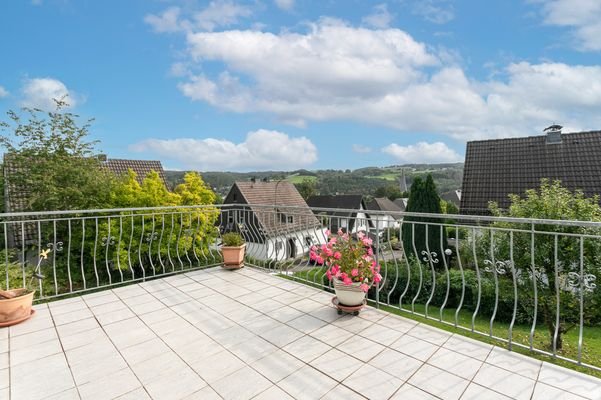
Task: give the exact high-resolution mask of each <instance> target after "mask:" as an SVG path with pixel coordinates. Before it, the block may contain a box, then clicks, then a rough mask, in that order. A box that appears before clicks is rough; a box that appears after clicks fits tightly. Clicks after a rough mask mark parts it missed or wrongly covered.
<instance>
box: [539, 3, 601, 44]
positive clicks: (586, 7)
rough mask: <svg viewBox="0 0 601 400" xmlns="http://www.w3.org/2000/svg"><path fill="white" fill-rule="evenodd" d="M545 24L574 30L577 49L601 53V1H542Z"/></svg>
mask: <svg viewBox="0 0 601 400" xmlns="http://www.w3.org/2000/svg"><path fill="white" fill-rule="evenodd" d="M540 2H542V3H543V8H542V10H543V17H544V22H545V23H546V24H548V25H554V26H563V27H569V28H572V29H573V34H574V37H575V39H576V42H577V47H578V48H580V49H581V50H584V51H601V22H599V21H601V1H599V0H540Z"/></svg>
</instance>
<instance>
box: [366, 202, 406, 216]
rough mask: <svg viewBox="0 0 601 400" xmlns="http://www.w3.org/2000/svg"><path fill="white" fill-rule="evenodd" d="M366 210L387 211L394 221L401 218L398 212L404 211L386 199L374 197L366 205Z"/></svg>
mask: <svg viewBox="0 0 601 400" xmlns="http://www.w3.org/2000/svg"><path fill="white" fill-rule="evenodd" d="M367 209H368V210H376V211H389V212H391V213H392V214H391V215H392V216H393V217H394V219H401V218H403V217H402V216H401V215H400V214H398V213H400V212H402V211H404V210H403V209H401V207H400V206H399V205H398V204H396V203H394V202H393V201H391V200H390V199H389V198H388V197H376V198H374V199H373V200H372V201H370V202H369V203H367Z"/></svg>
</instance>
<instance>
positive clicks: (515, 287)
mask: <svg viewBox="0 0 601 400" xmlns="http://www.w3.org/2000/svg"><path fill="white" fill-rule="evenodd" d="M509 268H510V269H511V277H512V280H513V314H512V316H511V323H510V324H509V343H508V347H509V350H511V347H512V345H513V327H514V325H515V319H516V317H517V314H518V283H517V277H516V269H515V263H514V261H513V231H509Z"/></svg>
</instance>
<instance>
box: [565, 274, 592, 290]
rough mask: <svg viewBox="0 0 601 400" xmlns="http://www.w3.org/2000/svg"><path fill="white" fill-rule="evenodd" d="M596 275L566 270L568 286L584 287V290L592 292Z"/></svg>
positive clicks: (575, 288)
mask: <svg viewBox="0 0 601 400" xmlns="http://www.w3.org/2000/svg"><path fill="white" fill-rule="evenodd" d="M596 280H597V277H596V276H595V275H593V274H586V273H585V274H582V276H581V275H580V274H579V273H577V272H568V280H567V283H568V287H570V288H571V289H574V290H579V289H580V288H584V291H586V292H592V291H593V290H594V289H595V288H596V287H597V284H596V283H595V281H596Z"/></svg>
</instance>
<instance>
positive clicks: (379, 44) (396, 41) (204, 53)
mask: <svg viewBox="0 0 601 400" xmlns="http://www.w3.org/2000/svg"><path fill="white" fill-rule="evenodd" d="M186 42H187V47H186V52H187V53H186V55H187V57H186V59H185V60H184V63H183V64H182V66H183V65H185V66H186V67H187V68H185V70H182V69H177V68H176V70H174V72H177V71H179V72H180V74H179V75H181V77H182V80H181V81H180V82H179V83H178V88H179V89H180V91H181V92H182V93H183V94H184V95H185V96H186V97H188V98H190V99H192V100H194V101H200V102H205V103H208V104H210V105H212V106H215V107H217V108H220V109H223V110H227V111H232V112H236V113H265V114H268V115H271V116H273V117H274V119H276V120H277V121H279V122H283V123H287V124H290V125H294V126H297V127H304V126H306V125H307V123H309V122H312V121H339V120H344V121H357V122H363V123H369V124H374V125H380V126H385V127H388V128H393V129H396V130H398V131H401V132H409V133H412V134H416V133H421V132H426V133H439V134H446V135H448V136H451V137H453V138H455V139H459V140H466V139H479V138H486V137H508V136H524V135H532V134H537V133H540V132H541V129H542V128H544V127H546V126H548V125H549V124H551V123H553V122H557V123H560V124H561V125H564V126H572V127H582V128H584V129H598V127H599V126H601V114H599V113H598V110H599V109H600V108H601V97H600V96H601V66H580V65H568V64H563V63H552V62H547V63H539V64H532V63H526V62H522V63H514V64H509V65H506V66H499V68H498V71H497V73H496V74H494V75H492V76H491V77H490V78H488V79H487V80H480V81H479V80H475V79H470V78H469V77H468V76H466V73H465V72H464V70H463V69H462V68H461V67H460V64H461V63H460V62H457V58H458V57H457V56H455V55H453V54H450V53H449V51H448V50H445V49H441V50H434V49H433V48H432V47H430V46H428V45H427V44H425V43H421V42H418V41H416V40H415V39H414V38H413V37H411V36H410V35H409V34H407V33H406V32H404V31H401V30H399V29H393V28H388V29H370V28H366V27H355V26H351V25H349V24H347V23H345V22H344V21H340V20H336V19H331V18H322V19H320V20H318V21H317V22H314V23H312V24H308V29H307V31H306V32H291V31H289V30H284V31H282V32H279V33H272V32H262V31H260V30H252V29H247V30H224V31H218V32H206V31H201V32H198V31H188V32H187V33H186ZM209 62H210V63H211V64H212V66H217V68H218V69H217V70H215V69H214V68H211V69H210V70H208V69H206V68H203V66H204V65H205V63H209ZM192 71H211V72H205V73H196V72H192Z"/></svg>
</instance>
